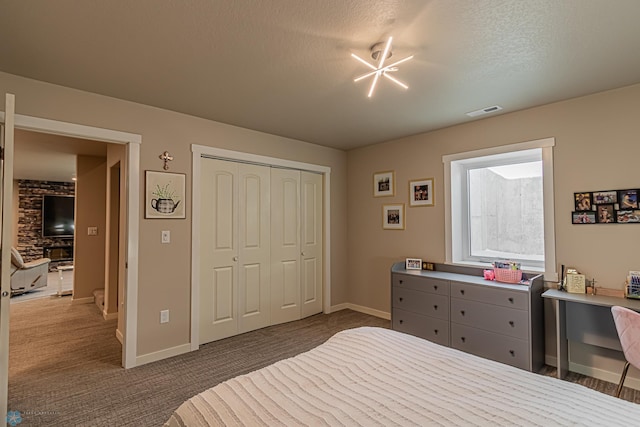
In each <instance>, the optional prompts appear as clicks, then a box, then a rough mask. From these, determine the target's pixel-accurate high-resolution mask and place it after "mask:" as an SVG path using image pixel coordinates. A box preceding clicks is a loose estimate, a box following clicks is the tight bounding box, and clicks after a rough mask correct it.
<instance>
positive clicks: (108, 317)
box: [102, 311, 118, 320]
mask: <svg viewBox="0 0 640 427" xmlns="http://www.w3.org/2000/svg"><path fill="white" fill-rule="evenodd" d="M102 317H104V320H113V319H117V318H118V312H117V311H116V312H115V313H107V312H106V311H103V312H102Z"/></svg>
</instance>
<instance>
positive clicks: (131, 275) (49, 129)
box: [0, 111, 142, 369]
mask: <svg viewBox="0 0 640 427" xmlns="http://www.w3.org/2000/svg"><path fill="white" fill-rule="evenodd" d="M0 122H2V123H4V112H1V111H0ZM15 128H16V129H23V130H30V131H35V132H41V133H49V134H54V135H62V136H69V137H73V138H80V139H88V140H93V141H102V142H108V143H113V144H125V145H126V147H127V148H126V151H127V159H126V162H127V170H126V180H127V207H126V209H127V223H126V224H124V226H125V227H126V231H125V232H126V236H127V237H126V239H127V243H126V252H127V253H126V262H125V266H124V268H125V306H124V315H125V328H124V329H125V331H124V337H125V339H124V342H123V345H122V366H123V367H124V368H127V369H128V368H133V367H135V366H136V353H137V336H138V236H139V221H140V215H139V212H140V144H142V135H139V134H134V133H128V132H121V131H117V130H112V129H104V128H98V127H93V126H85V125H80V124H75V123H69V122H62V121H58V120H50V119H42V118H39V117H32V116H25V115H21V114H16V115H15Z"/></svg>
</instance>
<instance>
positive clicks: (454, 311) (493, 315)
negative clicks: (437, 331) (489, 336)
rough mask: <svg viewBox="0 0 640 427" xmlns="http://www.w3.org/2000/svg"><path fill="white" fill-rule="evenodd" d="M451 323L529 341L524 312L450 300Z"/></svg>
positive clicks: (526, 316)
mask: <svg viewBox="0 0 640 427" xmlns="http://www.w3.org/2000/svg"><path fill="white" fill-rule="evenodd" d="M451 321H452V322H455V323H460V324H462V325H468V326H473V327H474V328H480V329H484V330H486V331H491V332H497V333H499V334H505V335H509V336H511V337H514V338H520V339H524V340H528V339H529V314H528V313H527V312H526V311H524V310H515V309H513V308H506V307H499V306H495V305H491V304H485V303H481V302H476V301H469V300H464V299H459V298H451Z"/></svg>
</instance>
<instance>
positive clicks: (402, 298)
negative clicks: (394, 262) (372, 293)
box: [392, 286, 449, 320]
mask: <svg viewBox="0 0 640 427" xmlns="http://www.w3.org/2000/svg"><path fill="white" fill-rule="evenodd" d="M392 294H393V295H392V297H393V302H392V306H393V308H400V309H402V310H405V311H412V312H414V313H418V314H422V315H426V316H432V317H437V318H439V319H443V320H448V319H449V298H448V297H446V296H444V295H436V294H430V293H427V292H419V291H414V290H412V289H406V288H401V287H399V286H394V287H393V289H392Z"/></svg>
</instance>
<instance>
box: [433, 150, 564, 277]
mask: <svg viewBox="0 0 640 427" xmlns="http://www.w3.org/2000/svg"><path fill="white" fill-rule="evenodd" d="M553 145H554V140H553V138H548V139H543V140H538V141H530V142H525V143H520V144H512V145H508V146H502V147H495V148H490V149H485V150H477V151H473V152H468V153H460V154H452V155H448V156H444V157H443V161H444V164H445V187H446V188H445V198H446V208H445V209H446V219H447V227H446V233H447V239H446V241H447V262H449V263H452V264H463V265H476V266H483V267H489V266H490V264H491V262H493V261H495V260H500V259H509V260H513V261H518V262H520V263H521V264H522V266H523V269H524V270H528V271H534V272H544V273H545V276H546V280H556V271H555V265H556V262H555V236H554V221H553V215H554V211H553V151H552V149H553Z"/></svg>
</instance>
